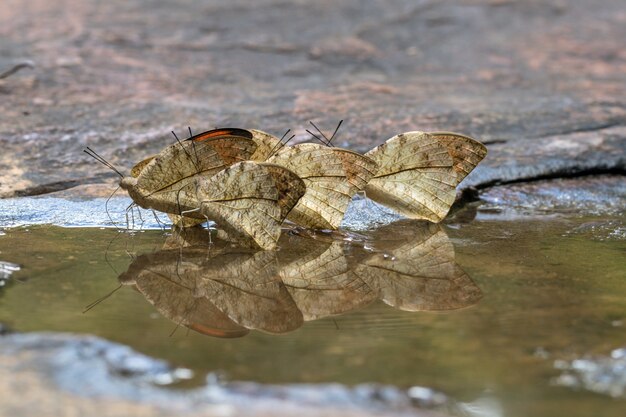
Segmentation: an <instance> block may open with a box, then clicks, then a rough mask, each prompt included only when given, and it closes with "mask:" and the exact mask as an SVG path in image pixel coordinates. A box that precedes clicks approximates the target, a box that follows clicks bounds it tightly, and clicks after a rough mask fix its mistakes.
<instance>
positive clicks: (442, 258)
mask: <svg viewBox="0 0 626 417" xmlns="http://www.w3.org/2000/svg"><path fill="white" fill-rule="evenodd" d="M375 236H381V237H380V238H379V239H378V240H379V241H382V242H381V243H380V246H381V247H384V248H385V249H384V250H381V252H380V253H376V254H374V255H372V256H371V257H370V258H369V259H367V260H366V261H365V262H363V264H361V265H357V266H356V267H355V272H356V274H357V275H358V276H359V277H361V279H363V281H364V282H366V283H367V284H368V285H369V286H370V288H371V289H372V290H373V291H375V292H376V293H377V294H378V296H379V297H380V298H381V299H382V300H383V301H384V302H385V303H387V304H389V305H391V306H393V307H396V308H398V309H401V310H408V311H421V310H452V309H458V308H462V307H467V306H470V305H472V304H475V303H476V302H478V300H479V299H480V298H481V297H482V292H481V291H480V288H478V287H477V286H476V284H475V283H474V282H473V281H472V279H471V278H470V277H469V276H468V275H467V274H466V273H465V272H464V271H463V270H461V268H460V267H459V266H458V265H457V264H456V262H455V261H454V247H453V246H452V243H451V242H450V240H449V239H448V236H447V235H446V233H445V232H444V231H443V229H442V228H441V227H440V226H438V225H435V224H432V223H418V222H410V221H400V222H397V223H394V224H393V225H390V226H388V227H384V228H381V229H378V230H377V231H376V234H375ZM407 236H411V237H408V239H409V240H408V242H407V241H406V240H404V239H403V238H407ZM384 239H387V242H384ZM387 248H389V249H387Z"/></svg>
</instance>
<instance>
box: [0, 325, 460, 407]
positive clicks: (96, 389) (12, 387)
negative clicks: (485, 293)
mask: <svg viewBox="0 0 626 417" xmlns="http://www.w3.org/2000/svg"><path fill="white" fill-rule="evenodd" d="M1 337H2V338H1V339H0V342H1V343H0V374H2V376H3V377H2V378H1V379H0V381H1V382H0V393H1V394H2V398H3V400H2V402H0V413H2V414H3V415H13V416H25V415H33V413H37V412H42V413H49V414H54V415H68V413H77V414H81V415H82V414H84V413H87V412H94V411H95V410H97V414H98V415H103V416H106V415H120V413H130V414H132V415H151V416H160V415H171V413H177V414H180V413H184V414H185V415H190V416H231V415H233V416H234V415H250V416H269V415H271V416H283V415H284V416H288V415H296V414H297V415H303V416H354V417H357V416H374V415H376V416H381V415H384V416H432V417H436V416H443V414H441V413H439V412H435V411H430V410H426V409H420V408H419V406H420V405H421V406H426V405H427V406H430V407H439V406H443V405H445V404H446V403H447V402H448V400H447V398H446V397H445V396H444V395H443V394H441V393H438V392H436V391H433V390H428V389H425V388H422V389H417V387H414V388H413V389H409V390H401V389H398V388H395V387H389V386H379V385H368V384H363V385H359V386H356V387H354V388H347V387H345V386H343V385H340V384H318V385H304V384H303V385H288V386H274V385H262V384H256V383H252V382H220V381H219V379H218V378H216V377H215V376H211V375H210V376H209V377H208V378H207V384H206V385H204V386H203V387H200V388H196V389H193V390H183V391H181V390H170V389H165V388H162V387H159V386H158V385H167V384H170V383H173V382H176V381H177V380H179V379H181V378H186V377H189V376H190V371H189V370H186V369H182V368H174V367H171V366H169V365H168V364H166V363H165V362H163V361H160V360H157V359H153V358H150V357H147V356H145V355H142V354H140V353H137V352H135V351H133V350H132V349H130V348H128V347H126V346H123V345H119V344H116V343H112V342H108V341H105V340H102V339H99V338H97V337H90V336H84V337H81V336H76V335H69V334H59V333H56V334H53V333H28V334H18V333H14V334H7V335H4V336H1ZM9 375H11V377H8V376H9ZM76 380H80V381H82V383H81V384H76V383H75V381H76ZM24 384H29V392H31V393H33V392H36V393H37V403H31V402H28V401H27V402H24V401H23V398H22V397H21V396H20V392H21V390H23V386H24ZM420 388H421V387H420Z"/></svg>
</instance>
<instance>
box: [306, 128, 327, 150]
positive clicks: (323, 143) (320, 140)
mask: <svg viewBox="0 0 626 417" xmlns="http://www.w3.org/2000/svg"><path fill="white" fill-rule="evenodd" d="M306 133H308V134H309V135H311V136H313V137H314V138H315V139H317V140H318V141H319V142H320V143H321V144H322V145H324V146H328V142H325V141H323V140H322V139H321V138H320V137H319V136H317V135H316V134H315V133H313V132H311V131H310V130H309V129H307V130H306Z"/></svg>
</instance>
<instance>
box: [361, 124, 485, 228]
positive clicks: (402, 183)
mask: <svg viewBox="0 0 626 417" xmlns="http://www.w3.org/2000/svg"><path fill="white" fill-rule="evenodd" d="M365 155H366V156H368V157H369V158H371V159H372V160H374V161H376V162H377V163H378V167H379V168H378V171H377V172H376V175H374V177H373V178H372V179H371V180H370V182H369V183H368V184H367V186H366V187H365V192H366V195H367V197H368V198H370V199H372V200H374V201H376V202H378V203H381V204H383V205H385V206H387V207H390V208H392V209H394V210H395V211H397V212H399V213H400V214H403V215H404V216H406V217H409V218H414V219H426V220H429V221H431V222H435V223H438V222H440V221H441V220H443V218H444V217H445V216H446V215H447V213H448V211H449V210H450V207H451V206H452V204H453V203H454V200H455V198H456V186H457V185H458V184H459V183H460V182H461V181H462V180H463V178H465V176H466V175H467V174H468V173H469V172H470V171H471V170H472V169H474V167H475V166H476V165H477V164H478V163H479V162H480V161H481V160H482V159H483V158H484V156H485V155H486V148H485V147H484V145H482V144H481V143H479V142H477V141H475V140H474V139H472V138H469V137H467V136H463V135H459V134H456V133H448V132H435V133H425V132H406V133H401V134H399V135H396V136H394V137H392V138H390V139H388V140H387V141H386V142H385V143H384V144H382V145H380V146H377V147H376V148H374V149H372V150H371V151H369V152H367V153H366V154H365Z"/></svg>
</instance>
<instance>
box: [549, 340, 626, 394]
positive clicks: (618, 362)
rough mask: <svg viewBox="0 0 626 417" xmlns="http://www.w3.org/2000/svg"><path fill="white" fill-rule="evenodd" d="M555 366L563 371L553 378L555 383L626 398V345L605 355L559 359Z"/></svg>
mask: <svg viewBox="0 0 626 417" xmlns="http://www.w3.org/2000/svg"><path fill="white" fill-rule="evenodd" d="M554 367H555V368H556V369H559V370H561V371H563V372H562V373H561V375H559V376H558V377H557V378H555V379H554V380H553V383H554V384H555V385H561V386H565V387H569V388H575V389H579V388H584V389H586V390H589V391H593V392H597V393H599V394H604V395H609V396H611V397H615V398H626V347H623V348H619V349H615V350H613V351H612V352H611V354H610V355H609V356H604V357H585V358H580V359H574V360H572V361H564V360H557V361H555V362H554Z"/></svg>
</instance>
